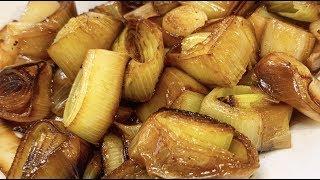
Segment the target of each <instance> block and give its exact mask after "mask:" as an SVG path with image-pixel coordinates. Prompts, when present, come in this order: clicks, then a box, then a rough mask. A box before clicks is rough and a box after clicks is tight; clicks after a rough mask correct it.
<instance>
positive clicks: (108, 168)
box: [102, 133, 125, 175]
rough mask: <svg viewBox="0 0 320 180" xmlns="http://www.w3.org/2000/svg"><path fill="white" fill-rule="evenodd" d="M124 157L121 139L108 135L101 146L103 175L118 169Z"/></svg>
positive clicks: (111, 134)
mask: <svg viewBox="0 0 320 180" xmlns="http://www.w3.org/2000/svg"><path fill="white" fill-rule="evenodd" d="M124 155H125V154H124V145H123V142H122V140H121V138H120V137H118V136H117V135H115V134H113V133H108V134H107V135H106V136H105V137H104V140H103V144H102V158H103V165H104V174H105V175H108V174H110V173H111V172H112V171H113V170H115V169H116V168H118V167H119V166H120V165H121V164H122V163H123V162H124V161H125V156H124Z"/></svg>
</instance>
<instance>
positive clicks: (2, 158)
mask: <svg viewBox="0 0 320 180" xmlns="http://www.w3.org/2000/svg"><path fill="white" fill-rule="evenodd" d="M0 142H1V144H2V145H1V146H0V170H1V172H3V173H4V174H5V175H6V174H7V172H8V171H9V169H10V167H11V164H12V162H13V159H14V156H15V154H16V151H17V148H18V146H19V143H20V139H19V138H18V137H17V136H16V135H15V134H14V132H13V131H12V130H10V128H9V127H8V126H7V125H6V124H4V122H1V121H0Z"/></svg>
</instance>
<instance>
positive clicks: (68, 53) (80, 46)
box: [48, 12, 121, 81]
mask: <svg viewBox="0 0 320 180" xmlns="http://www.w3.org/2000/svg"><path fill="white" fill-rule="evenodd" d="M120 28H121V21H119V20H116V19H113V18H112V17H111V16H107V15H104V14H100V13H95V12H88V13H85V14H82V15H80V16H77V17H75V18H71V19H70V21H68V23H67V24H66V25H65V26H64V27H63V28H62V29H61V30H60V31H59V32H58V34H57V36H56V38H55V40H54V42H53V44H52V45H51V46H50V48H49V49H48V53H49V55H50V57H51V58H52V59H53V60H54V62H55V63H56V64H57V65H58V66H59V67H60V68H61V69H62V70H63V72H64V73H65V74H66V75H67V77H68V78H70V80H72V81H73V80H74V79H75V77H76V75H77V73H78V71H79V70H80V66H81V64H82V62H83V60H84V59H85V56H86V53H87V51H88V50H89V49H95V48H106V49H109V48H110V46H111V45H112V43H113V41H114V39H115V38H116V36H117V35H118V33H119V31H120Z"/></svg>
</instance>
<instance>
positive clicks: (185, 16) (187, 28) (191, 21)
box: [162, 5, 208, 37]
mask: <svg viewBox="0 0 320 180" xmlns="http://www.w3.org/2000/svg"><path fill="white" fill-rule="evenodd" d="M207 20H208V17H207V15H206V14H205V13H204V12H203V11H202V10H201V9H199V8H197V7H195V6H191V5H182V6H179V7H177V8H174V9H173V10H171V11H169V12H168V13H167V14H165V15H164V17H163V19H162V27H163V29H164V30H166V31H168V32H169V33H170V34H173V35H174V36H183V37H185V36H188V35H190V34H191V33H192V32H193V31H195V30H196V29H198V28H200V27H202V26H204V24H205V22H206V21H207Z"/></svg>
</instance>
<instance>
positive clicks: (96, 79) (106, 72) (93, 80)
mask: <svg viewBox="0 0 320 180" xmlns="http://www.w3.org/2000/svg"><path fill="white" fill-rule="evenodd" d="M127 60H128V57H127V56H126V55H125V54H121V53H117V52H112V51H108V50H102V49H91V50H89V51H88V54H87V57H86V58H85V60H84V62H83V65H82V69H81V70H80V72H79V73H78V75H77V78H76V80H75V82H74V83H73V85H72V89H71V92H70V95H69V98H68V100H67V103H66V107H65V111H64V114H63V118H64V119H63V123H64V125H65V126H66V127H67V129H68V130H70V131H71V132H73V133H75V134H77V135H78V136H80V137H81V138H83V139H85V140H87V141H89V142H91V143H97V142H98V141H99V140H100V139H101V138H102V137H103V135H104V134H105V132H106V131H107V129H108V127H109V126H110V125H111V124H112V121H113V120H114V116H115V114H116V110H117V109H118V106H119V102H120V95H121V89H122V82H123V77H124V71H125V66H126V64H127ZM102 67H103V68H102ZM88 127H90V128H88Z"/></svg>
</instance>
